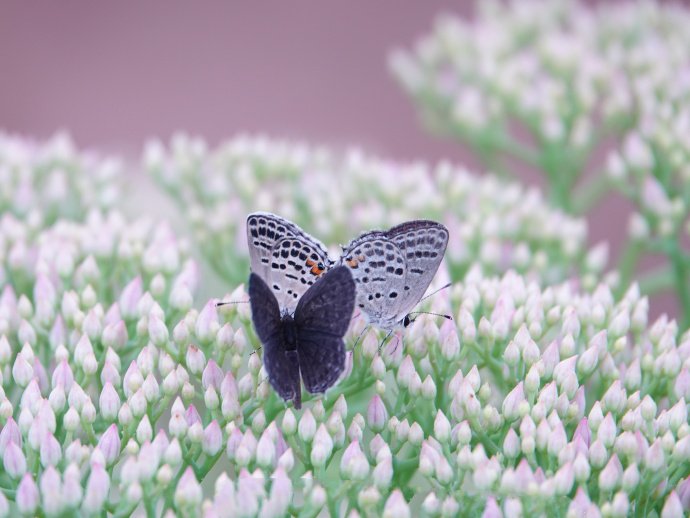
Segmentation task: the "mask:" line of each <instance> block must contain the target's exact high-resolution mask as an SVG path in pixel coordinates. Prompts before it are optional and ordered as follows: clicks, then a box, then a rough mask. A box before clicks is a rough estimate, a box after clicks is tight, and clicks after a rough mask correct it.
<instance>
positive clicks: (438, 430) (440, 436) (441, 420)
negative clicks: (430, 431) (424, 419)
mask: <svg viewBox="0 0 690 518" xmlns="http://www.w3.org/2000/svg"><path fill="white" fill-rule="evenodd" d="M434 437H436V440H437V441H439V442H441V443H446V442H448V440H449V439H450V421H448V418H447V417H446V416H445V414H444V413H443V412H442V411H441V410H439V411H438V412H436V419H434Z"/></svg>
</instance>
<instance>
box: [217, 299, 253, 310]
mask: <svg viewBox="0 0 690 518" xmlns="http://www.w3.org/2000/svg"><path fill="white" fill-rule="evenodd" d="M248 302H249V301H248V300H228V301H227V302H216V307H217V308H218V307H220V306H227V305H228V304H247V303H248Z"/></svg>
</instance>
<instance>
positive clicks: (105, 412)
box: [98, 382, 120, 421]
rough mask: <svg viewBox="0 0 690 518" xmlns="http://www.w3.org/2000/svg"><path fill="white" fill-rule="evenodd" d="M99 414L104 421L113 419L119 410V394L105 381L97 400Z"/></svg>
mask: <svg viewBox="0 0 690 518" xmlns="http://www.w3.org/2000/svg"><path fill="white" fill-rule="evenodd" d="M98 406H99V408H100V411H101V415H102V416H103V418H104V419H105V420H106V421H113V420H115V418H116V417H117V413H118V412H119V411H120V396H119V395H118V394H117V391H116V390H115V388H114V387H113V385H112V383H110V382H106V384H105V385H104V386H103V390H102V391H101V396H100V398H99V400H98Z"/></svg>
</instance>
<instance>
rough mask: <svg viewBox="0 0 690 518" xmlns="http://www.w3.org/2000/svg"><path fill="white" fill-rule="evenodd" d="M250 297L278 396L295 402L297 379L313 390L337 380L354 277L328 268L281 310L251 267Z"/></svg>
mask: <svg viewBox="0 0 690 518" xmlns="http://www.w3.org/2000/svg"><path fill="white" fill-rule="evenodd" d="M249 302H250V305H251V309H252V320H253V322H254V328H255V329H256V333H257V335H258V336H259V339H260V340H261V343H262V344H263V351H264V353H263V360H264V367H265V368H266V372H267V373H268V381H269V382H270V383H271V385H272V386H273V388H274V389H275V391H276V392H277V393H278V395H279V396H280V397H282V398H283V399H284V400H286V401H289V400H292V401H293V403H294V405H295V408H300V407H301V401H302V392H301V383H300V379H301V380H302V381H303V382H304V386H305V388H306V389H307V391H308V392H310V393H312V394H314V393H323V392H325V391H326V390H327V389H328V388H330V387H331V386H332V385H333V384H334V383H335V382H336V381H337V380H338V378H339V377H340V374H341V373H342V372H343V370H344V369H345V343H344V341H343V336H344V335H345V332H346V331H347V328H348V326H349V324H350V319H351V317H352V312H353V309H354V302H355V283H354V281H353V280H352V275H351V273H350V271H349V270H348V269H347V268H345V267H336V268H333V269H332V270H330V271H329V272H328V273H326V274H325V275H323V276H322V277H321V278H320V279H318V280H317V281H315V282H314V284H313V285H312V286H310V287H309V289H307V290H306V291H305V293H304V295H303V296H302V297H301V298H300V299H299V301H298V303H297V307H296V309H295V311H294V314H293V313H291V312H290V311H289V310H286V309H285V308H283V309H282V310H281V307H280V305H279V304H278V300H277V298H276V296H275V295H274V293H273V290H271V289H270V288H269V286H268V285H267V284H266V282H264V280H263V279H262V278H261V277H260V276H259V275H258V274H256V273H252V274H251V275H250V277H249Z"/></svg>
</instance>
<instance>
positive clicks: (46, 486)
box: [0, 466, 63, 516]
mask: <svg viewBox="0 0 690 518" xmlns="http://www.w3.org/2000/svg"><path fill="white" fill-rule="evenodd" d="M40 487H41V495H42V497H43V499H42V501H43V504H42V505H43V510H44V512H45V514H46V515H48V516H55V515H57V514H60V512H61V510H62V505H63V502H62V500H63V497H62V481H61V480H60V474H59V473H58V472H57V470H56V469H55V468H54V467H53V466H48V467H47V468H46V469H45V471H43V474H42V475H41V480H40ZM1 514H2V513H0V515H1Z"/></svg>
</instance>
